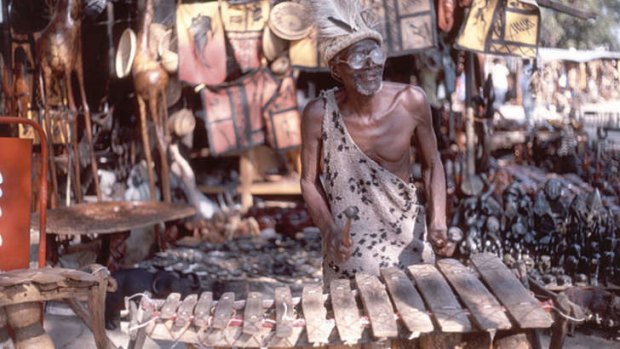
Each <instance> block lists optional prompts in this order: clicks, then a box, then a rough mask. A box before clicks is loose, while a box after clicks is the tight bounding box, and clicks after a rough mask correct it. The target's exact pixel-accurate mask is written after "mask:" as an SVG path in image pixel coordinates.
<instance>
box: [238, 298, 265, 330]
mask: <svg viewBox="0 0 620 349" xmlns="http://www.w3.org/2000/svg"><path fill="white" fill-rule="evenodd" d="M262 320H263V295H262V294H261V293H259V292H250V293H249V294H248V298H247V301H246V303H245V310H244V312H243V333H244V334H251V335H253V336H255V335H258V334H259V333H260V329H261V322H262Z"/></svg>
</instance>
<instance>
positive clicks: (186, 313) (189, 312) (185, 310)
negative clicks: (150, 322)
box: [172, 294, 198, 332]
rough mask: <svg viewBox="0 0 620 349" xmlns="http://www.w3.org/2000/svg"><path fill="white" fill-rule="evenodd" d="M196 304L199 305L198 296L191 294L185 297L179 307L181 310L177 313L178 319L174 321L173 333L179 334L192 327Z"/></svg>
mask: <svg viewBox="0 0 620 349" xmlns="http://www.w3.org/2000/svg"><path fill="white" fill-rule="evenodd" d="M196 303H198V295H197V294H190V295H189V296H187V297H185V299H184V300H183V302H182V303H181V305H180V306H179V310H178V311H177V317H176V319H175V320H174V325H173V326H172V331H174V332H177V331H180V330H182V329H184V328H186V327H187V326H189V325H190V323H191V319H192V316H193V314H194V307H196Z"/></svg>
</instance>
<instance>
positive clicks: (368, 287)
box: [355, 273, 398, 340]
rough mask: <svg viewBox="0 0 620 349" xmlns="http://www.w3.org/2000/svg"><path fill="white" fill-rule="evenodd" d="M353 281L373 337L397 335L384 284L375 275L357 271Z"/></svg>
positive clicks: (392, 311)
mask: <svg viewBox="0 0 620 349" xmlns="http://www.w3.org/2000/svg"><path fill="white" fill-rule="evenodd" d="M355 282H356V283H357V287H358V289H359V292H360V296H361V298H362V303H363V304H364V307H365V308H366V313H367V314H368V318H369V320H370V328H371V329H372V334H373V336H374V337H375V339H378V340H384V339H387V338H390V337H398V326H397V325H396V319H395V317H394V308H393V307H392V304H391V303H390V297H389V296H388V294H387V292H386V290H385V286H383V284H382V283H381V281H379V278H377V277H376V276H372V275H368V274H364V273H357V274H356V275H355Z"/></svg>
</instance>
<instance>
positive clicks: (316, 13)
mask: <svg viewBox="0 0 620 349" xmlns="http://www.w3.org/2000/svg"><path fill="white" fill-rule="evenodd" d="M310 5H311V6H312V12H313V17H314V21H315V23H316V26H317V28H318V30H319V33H320V34H321V37H323V38H334V37H339V36H342V35H348V34H351V32H349V31H347V30H346V29H345V28H343V27H341V26H338V25H337V24H335V23H334V22H333V21H331V20H329V17H333V18H335V19H337V20H340V21H342V22H344V23H346V24H348V25H349V26H350V27H351V28H352V29H353V31H358V30H360V29H361V28H363V27H368V25H367V24H366V23H365V22H364V19H363V18H362V12H363V9H362V6H361V4H360V3H359V1H357V0H310Z"/></svg>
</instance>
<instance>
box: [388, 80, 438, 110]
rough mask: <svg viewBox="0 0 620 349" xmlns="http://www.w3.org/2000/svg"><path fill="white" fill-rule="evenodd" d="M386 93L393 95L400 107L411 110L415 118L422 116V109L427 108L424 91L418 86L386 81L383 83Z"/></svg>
mask: <svg viewBox="0 0 620 349" xmlns="http://www.w3.org/2000/svg"><path fill="white" fill-rule="evenodd" d="M384 86H385V87H386V88H387V91H386V92H388V93H390V94H393V95H394V99H395V101H396V102H397V103H399V104H400V106H401V107H402V108H404V109H405V110H407V111H410V112H411V115H412V116H413V117H415V118H423V115H424V113H423V111H426V110H427V108H428V100H427V99H426V93H425V92H424V90H422V89H421V88H420V87H419V86H415V85H411V84H401V83H394V82H390V83H386V84H385V85H384Z"/></svg>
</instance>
